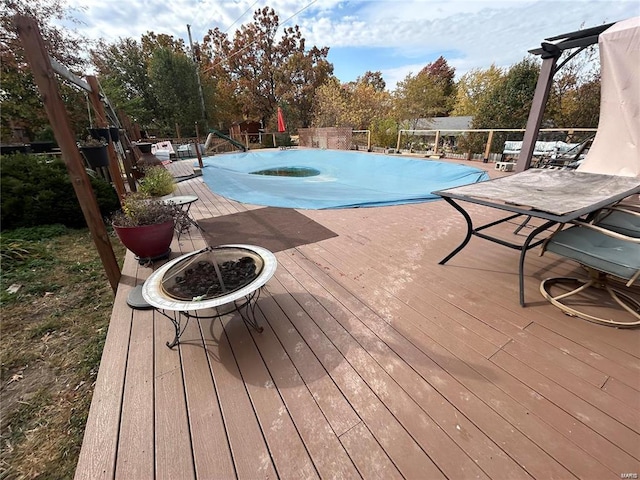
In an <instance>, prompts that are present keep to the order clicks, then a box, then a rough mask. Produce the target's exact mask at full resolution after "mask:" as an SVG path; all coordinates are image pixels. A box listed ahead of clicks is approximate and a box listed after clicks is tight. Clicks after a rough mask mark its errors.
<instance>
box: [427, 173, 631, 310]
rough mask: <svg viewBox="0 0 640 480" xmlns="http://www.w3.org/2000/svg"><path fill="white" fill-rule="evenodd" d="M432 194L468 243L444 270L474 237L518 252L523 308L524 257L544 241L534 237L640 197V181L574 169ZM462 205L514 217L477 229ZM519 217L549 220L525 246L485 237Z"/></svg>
mask: <svg viewBox="0 0 640 480" xmlns="http://www.w3.org/2000/svg"><path fill="white" fill-rule="evenodd" d="M433 193H434V194H435V195H439V196H441V197H442V198H444V200H445V201H446V202H447V203H449V204H450V205H451V206H452V207H453V208H455V209H456V210H457V211H458V212H460V213H461V214H462V216H463V217H464V219H465V220H466V222H467V233H466V236H465V238H464V240H463V241H462V243H461V244H460V245H458V246H457V247H456V248H455V249H454V250H453V251H452V252H451V253H449V254H448V255H447V256H446V257H445V258H443V259H442V260H441V261H440V262H439V264H440V265H444V264H445V263H447V262H448V261H449V260H451V259H452V258H453V257H454V256H455V255H457V254H458V253H459V252H460V251H461V250H462V249H463V248H464V247H465V246H466V245H467V244H468V243H469V240H470V239H471V237H472V236H476V237H479V238H483V239H485V240H489V241H491V242H494V243H498V244H500V245H503V246H506V247H508V248H512V249H516V250H520V252H521V253H520V262H519V268H518V278H519V291H520V305H521V306H523V307H524V306H525V301H524V261H525V256H526V253H527V251H528V250H530V249H531V248H534V247H536V246H538V245H540V244H541V243H542V242H544V240H545V239H539V240H535V238H536V237H537V236H538V235H539V234H540V233H541V232H543V231H545V230H547V229H549V228H550V227H552V226H554V225H557V224H566V223H570V222H572V221H574V220H577V219H579V218H582V217H587V218H588V217H589V215H591V214H593V213H594V212H596V211H598V210H600V209H601V208H604V207H606V206H609V205H613V204H615V203H617V202H619V201H621V200H623V199H624V198H626V197H629V196H631V195H633V194H637V193H640V179H639V178H636V177H623V176H617V175H602V174H594V173H586V172H579V171H575V170H539V169H531V170H526V171H524V172H521V173H516V174H514V175H510V176H508V177H502V178H497V179H494V180H489V181H486V182H480V183H474V184H471V185H464V186H462V187H455V188H449V189H445V190H439V191H435V192H433ZM460 202H467V203H472V204H477V205H483V206H486V207H490V208H496V209H499V210H504V211H507V212H511V213H512V215H509V216H507V217H505V218H502V219H500V220H497V221H494V222H490V223H487V224H484V225H481V226H479V227H476V228H474V226H473V221H472V219H471V216H470V215H469V213H468V212H467V211H466V210H465V208H464V207H463V206H462V205H461V203H460ZM521 216H525V217H527V220H528V219H529V218H530V217H534V218H540V219H542V220H544V221H545V222H544V223H542V224H541V225H540V226H538V227H536V228H534V229H533V230H532V231H531V233H530V234H529V235H528V236H527V237H526V239H525V241H524V242H523V243H514V242H510V241H506V240H504V239H501V238H497V237H495V236H492V235H489V234H487V233H483V230H485V229H487V228H490V227H493V226H496V225H499V224H501V223H504V222H507V221H510V220H513V219H515V218H518V217H521ZM516 233H517V232H516Z"/></svg>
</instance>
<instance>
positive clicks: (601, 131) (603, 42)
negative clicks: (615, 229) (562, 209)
mask: <svg viewBox="0 0 640 480" xmlns="http://www.w3.org/2000/svg"><path fill="white" fill-rule="evenodd" d="M598 44H599V48H600V74H601V100H600V121H599V124H598V132H597V133H596V137H595V139H594V141H593V145H592V146H591V149H590V150H589V153H588V155H587V157H586V158H585V160H584V162H583V163H582V165H581V166H580V167H579V170H580V171H583V172H590V173H602V174H608V175H623V176H628V177H640V149H639V147H640V17H634V18H630V19H628V20H623V21H621V22H618V23H616V24H615V25H612V26H611V27H610V28H608V29H607V30H605V31H604V32H602V33H601V34H600V37H599V39H598Z"/></svg>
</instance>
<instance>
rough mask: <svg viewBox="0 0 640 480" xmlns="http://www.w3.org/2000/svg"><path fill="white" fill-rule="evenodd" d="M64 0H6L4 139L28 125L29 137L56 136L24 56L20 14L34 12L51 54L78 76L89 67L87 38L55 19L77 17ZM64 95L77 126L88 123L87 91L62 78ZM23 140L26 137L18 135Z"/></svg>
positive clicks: (2, 28)
mask: <svg viewBox="0 0 640 480" xmlns="http://www.w3.org/2000/svg"><path fill="white" fill-rule="evenodd" d="M71 13H72V12H71V11H70V9H69V8H68V5H67V2H66V1H64V0H30V1H29V2H26V1H20V0H2V15H1V16H0V68H1V72H2V89H0V101H1V102H2V115H1V124H2V133H1V136H2V141H3V142H5V141H6V142H8V143H9V142H11V141H12V135H13V132H14V129H25V130H26V135H27V136H28V137H29V139H37V138H44V137H45V136H48V135H49V136H50V135H51V130H50V127H49V121H48V118H47V115H46V112H45V110H44V105H43V103H42V100H41V96H40V92H39V91H38V89H37V87H36V85H35V83H34V80H33V76H32V74H31V69H30V68H29V65H28V64H27V62H26V60H25V58H24V51H23V47H22V43H21V42H20V39H19V38H18V36H17V33H16V31H15V28H14V26H13V23H12V22H13V17H14V15H26V16H30V17H33V18H34V19H35V20H36V21H37V22H38V25H39V27H40V32H41V34H42V37H43V39H44V41H45V44H46V46H47V51H48V53H49V55H51V56H52V57H53V58H55V59H56V60H57V61H58V62H59V63H60V64H62V65H64V66H65V67H67V68H68V69H69V70H71V71H72V72H74V73H76V74H77V75H80V76H82V72H83V70H84V69H85V67H86V64H85V61H84V59H83V57H82V53H83V49H84V46H85V45H86V42H87V40H86V39H85V38H83V37H82V36H80V35H79V34H78V33H77V32H75V31H74V30H70V29H63V28H61V27H58V26H56V25H55V24H54V21H59V20H71V21H73V17H72V15H71ZM60 90H61V95H62V97H63V101H65V105H66V107H67V109H68V113H69V115H70V119H71V123H72V126H73V127H74V128H76V129H79V128H80V125H82V124H83V123H84V122H86V109H85V108H84V107H83V106H84V105H85V102H84V96H83V94H82V93H81V92H79V91H78V90H77V89H76V88H75V87H72V86H70V85H69V84H67V83H65V82H60ZM16 140H20V139H16Z"/></svg>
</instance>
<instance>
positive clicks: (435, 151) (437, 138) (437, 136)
mask: <svg viewBox="0 0 640 480" xmlns="http://www.w3.org/2000/svg"><path fill="white" fill-rule="evenodd" d="M439 144H440V130H436V147H435V148H434V149H433V153H434V155H437V154H438V146H439Z"/></svg>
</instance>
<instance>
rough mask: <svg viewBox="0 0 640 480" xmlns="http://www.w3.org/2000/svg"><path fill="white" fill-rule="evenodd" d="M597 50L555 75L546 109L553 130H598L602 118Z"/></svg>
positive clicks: (591, 49) (572, 62) (568, 64)
mask: <svg viewBox="0 0 640 480" xmlns="http://www.w3.org/2000/svg"><path fill="white" fill-rule="evenodd" d="M596 53H597V52H596V50H595V49H593V48H588V49H587V50H586V51H585V52H583V53H581V54H580V55H577V56H575V57H573V58H572V59H571V60H570V61H569V62H568V63H566V64H565V65H564V66H563V67H562V69H561V70H560V71H559V72H558V73H557V74H556V75H555V77H554V79H553V84H552V87H551V91H550V92H549V100H548V102H547V105H546V108H545V121H546V123H547V124H548V125H549V126H552V127H581V128H596V127H597V126H598V118H599V116H600V73H599V69H598V68H597V67H594V65H597V63H596V62H595V61H594V60H595V56H596Z"/></svg>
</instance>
